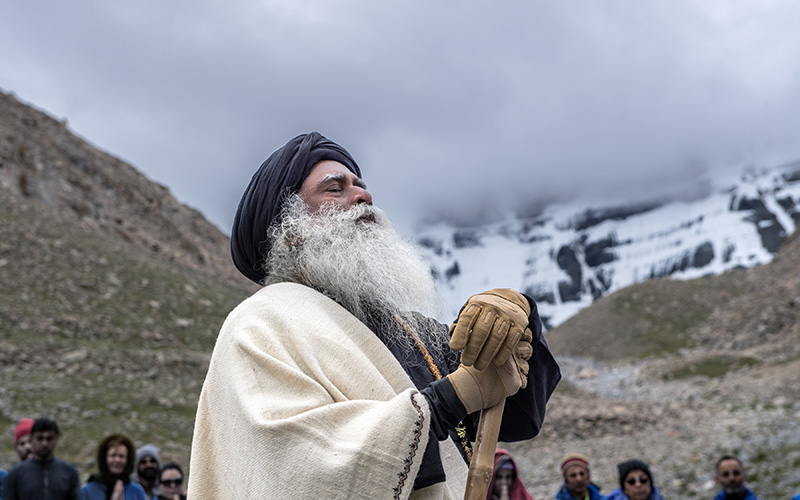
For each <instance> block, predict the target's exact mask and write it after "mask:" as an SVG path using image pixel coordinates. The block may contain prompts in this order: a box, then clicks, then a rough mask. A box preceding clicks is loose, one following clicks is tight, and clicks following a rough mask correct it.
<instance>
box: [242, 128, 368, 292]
mask: <svg viewBox="0 0 800 500" xmlns="http://www.w3.org/2000/svg"><path fill="white" fill-rule="evenodd" d="M324 160H333V161H338V162H339V163H341V164H342V165H344V166H345V167H347V168H348V169H349V170H350V171H351V172H353V173H354V174H356V175H357V176H358V177H361V170H360V169H359V168H358V165H357V164H356V161H355V160H354V159H353V157H352V156H350V153H348V152H347V150H345V149H344V148H343V147H341V146H339V145H338V144H336V143H335V142H333V141H331V140H329V139H327V138H325V137H323V136H322V135H321V134H320V133H318V132H311V133H310V134H302V135H298V136H297V137H295V138H294V139H292V140H290V141H289V142H287V143H286V144H285V145H284V146H283V147H282V148H280V149H278V150H277V151H275V152H274V153H272V154H271V155H270V156H269V158H267V159H266V161H264V163H262V164H261V166H260V167H259V168H258V170H257V171H256V173H255V174H253V178H252V179H250V184H249V185H248V186H247V189H245V191H244V194H243V195H242V199H241V201H240V202H239V208H237V209H236V216H235V217H234V219H233V228H232V229H231V257H232V258H233V263H234V264H235V265H236V268H237V269H238V270H239V271H240V272H241V273H242V274H244V275H245V276H247V277H248V278H249V279H250V280H252V281H255V282H256V283H260V282H261V280H262V279H264V277H265V276H266V275H265V274H264V270H263V266H264V260H265V258H266V256H267V254H268V253H269V242H268V241H267V228H269V226H270V225H272V223H273V222H275V220H276V219H277V218H278V216H280V213H281V210H282V209H283V204H284V202H285V201H286V199H287V198H289V197H290V196H291V195H293V194H294V193H296V192H297V191H299V190H300V186H301V185H302V184H303V181H304V180H306V177H308V174H309V173H310V172H311V169H312V168H313V167H314V165H316V164H317V163H319V162H321V161H324Z"/></svg>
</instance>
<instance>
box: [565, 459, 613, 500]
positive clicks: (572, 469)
mask: <svg viewBox="0 0 800 500" xmlns="http://www.w3.org/2000/svg"><path fill="white" fill-rule="evenodd" d="M561 474H562V475H563V476H564V484H563V485H562V486H561V489H560V490H558V493H556V500H602V499H603V495H601V494H600V487H599V486H597V485H596V484H594V483H593V482H592V476H591V473H590V472H589V459H588V458H586V455H583V454H581V453H567V454H566V455H564V458H562V459H561Z"/></svg>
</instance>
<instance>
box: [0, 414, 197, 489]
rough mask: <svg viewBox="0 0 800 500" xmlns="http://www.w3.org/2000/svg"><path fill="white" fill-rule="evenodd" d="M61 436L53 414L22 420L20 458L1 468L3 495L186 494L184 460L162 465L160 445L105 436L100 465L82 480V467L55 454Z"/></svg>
mask: <svg viewBox="0 0 800 500" xmlns="http://www.w3.org/2000/svg"><path fill="white" fill-rule="evenodd" d="M60 438H61V431H60V429H59V428H58V424H57V423H56V422H55V421H54V420H51V419H48V418H39V419H36V420H33V419H30V418H23V419H22V420H20V422H19V423H18V424H17V426H16V428H15V429H14V450H15V451H16V452H17V455H18V456H19V461H18V462H17V463H16V464H14V465H13V466H12V467H11V468H10V470H9V471H8V472H6V471H2V470H0V500H62V499H63V500H78V499H80V500H186V491H185V488H184V476H183V470H182V469H181V466H180V465H178V464H177V463H175V462H169V463H166V464H163V465H162V463H161V452H160V450H159V449H158V447H156V446H155V445H152V444H146V445H144V446H141V447H139V448H135V447H134V445H133V442H132V441H131V439H130V438H128V437H127V436H125V435H123V434H111V435H109V436H106V437H105V438H103V439H102V440H101V441H100V444H99V446H98V447H97V458H96V460H97V463H96V466H97V471H96V472H94V473H92V474H91V475H90V476H89V477H88V479H87V480H86V482H85V483H83V482H81V479H80V475H79V473H78V469H77V468H76V467H75V466H74V465H73V464H71V463H69V462H68V461H66V460H62V459H60V458H58V457H57V456H56V455H55V451H56V447H57V446H58V442H59V439H60Z"/></svg>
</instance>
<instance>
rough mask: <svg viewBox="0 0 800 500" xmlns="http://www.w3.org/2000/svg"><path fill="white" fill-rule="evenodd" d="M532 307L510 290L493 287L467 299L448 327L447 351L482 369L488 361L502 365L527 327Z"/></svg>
mask: <svg viewBox="0 0 800 500" xmlns="http://www.w3.org/2000/svg"><path fill="white" fill-rule="evenodd" d="M530 314H531V305H530V303H529V302H528V299H526V298H525V297H524V296H523V295H522V294H520V293H519V292H516V291H514V290H511V289H510V288H495V289H494V290H489V291H487V292H483V293H479V294H477V295H473V296H472V297H470V298H469V300H467V303H466V304H465V305H464V308H463V310H462V311H461V314H459V316H458V319H457V320H456V321H455V323H453V325H452V326H451V327H450V348H451V349H453V350H454V351H460V350H462V349H463V350H464V352H462V353H461V363H462V364H464V365H465V366H474V367H475V368H477V369H478V370H483V369H485V368H486V367H487V366H488V365H489V362H490V361H492V362H494V364H495V365H497V366H500V365H503V364H504V363H505V362H506V360H508V358H509V356H510V355H511V352H512V350H513V349H514V346H516V345H517V342H519V339H520V338H521V337H522V333H523V332H524V331H525V329H526V328H527V327H528V316H530Z"/></svg>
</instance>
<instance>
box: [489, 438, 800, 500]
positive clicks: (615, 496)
mask: <svg viewBox="0 0 800 500" xmlns="http://www.w3.org/2000/svg"><path fill="white" fill-rule="evenodd" d="M560 468H561V475H562V477H563V479H564V482H563V484H562V485H561V488H560V489H559V490H558V492H557V493H556V495H555V500H664V497H662V496H661V493H660V492H659V491H658V487H657V486H656V482H655V478H654V476H653V473H652V471H651V470H650V466H649V465H648V464H647V463H646V462H644V461H642V460H640V459H638V458H633V459H630V460H625V461H624V462H621V463H619V464H617V473H618V475H619V487H618V488H616V489H614V490H613V491H611V493H609V494H608V495H603V494H602V493H600V486H598V485H597V484H595V483H594V482H592V475H591V470H590V468H589V458H588V457H586V455H584V454H582V453H568V454H567V455H565V456H564V458H562V459H561V463H560ZM714 479H715V480H716V482H717V484H718V486H719V490H718V492H717V494H716V496H715V497H714V499H713V500H759V498H758V497H757V496H756V494H755V493H754V492H753V490H751V489H750V488H748V487H747V485H746V484H745V483H746V481H747V473H746V472H745V468H744V464H743V463H742V461H741V460H740V459H739V458H738V457H735V456H733V455H724V456H722V457H721V458H720V459H719V460H717V463H716V465H715V468H714ZM486 500H533V496H532V495H531V494H530V493H528V491H527V490H526V489H525V485H524V484H523V483H522V480H521V479H520V477H519V474H518V472H517V466H516V463H515V462H514V459H513V458H512V457H511V454H510V453H509V452H508V451H506V450H504V449H502V448H498V449H497V452H496V453H495V461H494V476H493V478H492V482H491V484H490V486H489V491H488V492H487V496H486ZM792 500H800V494H798V495H797V496H795V497H793V498H792Z"/></svg>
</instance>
